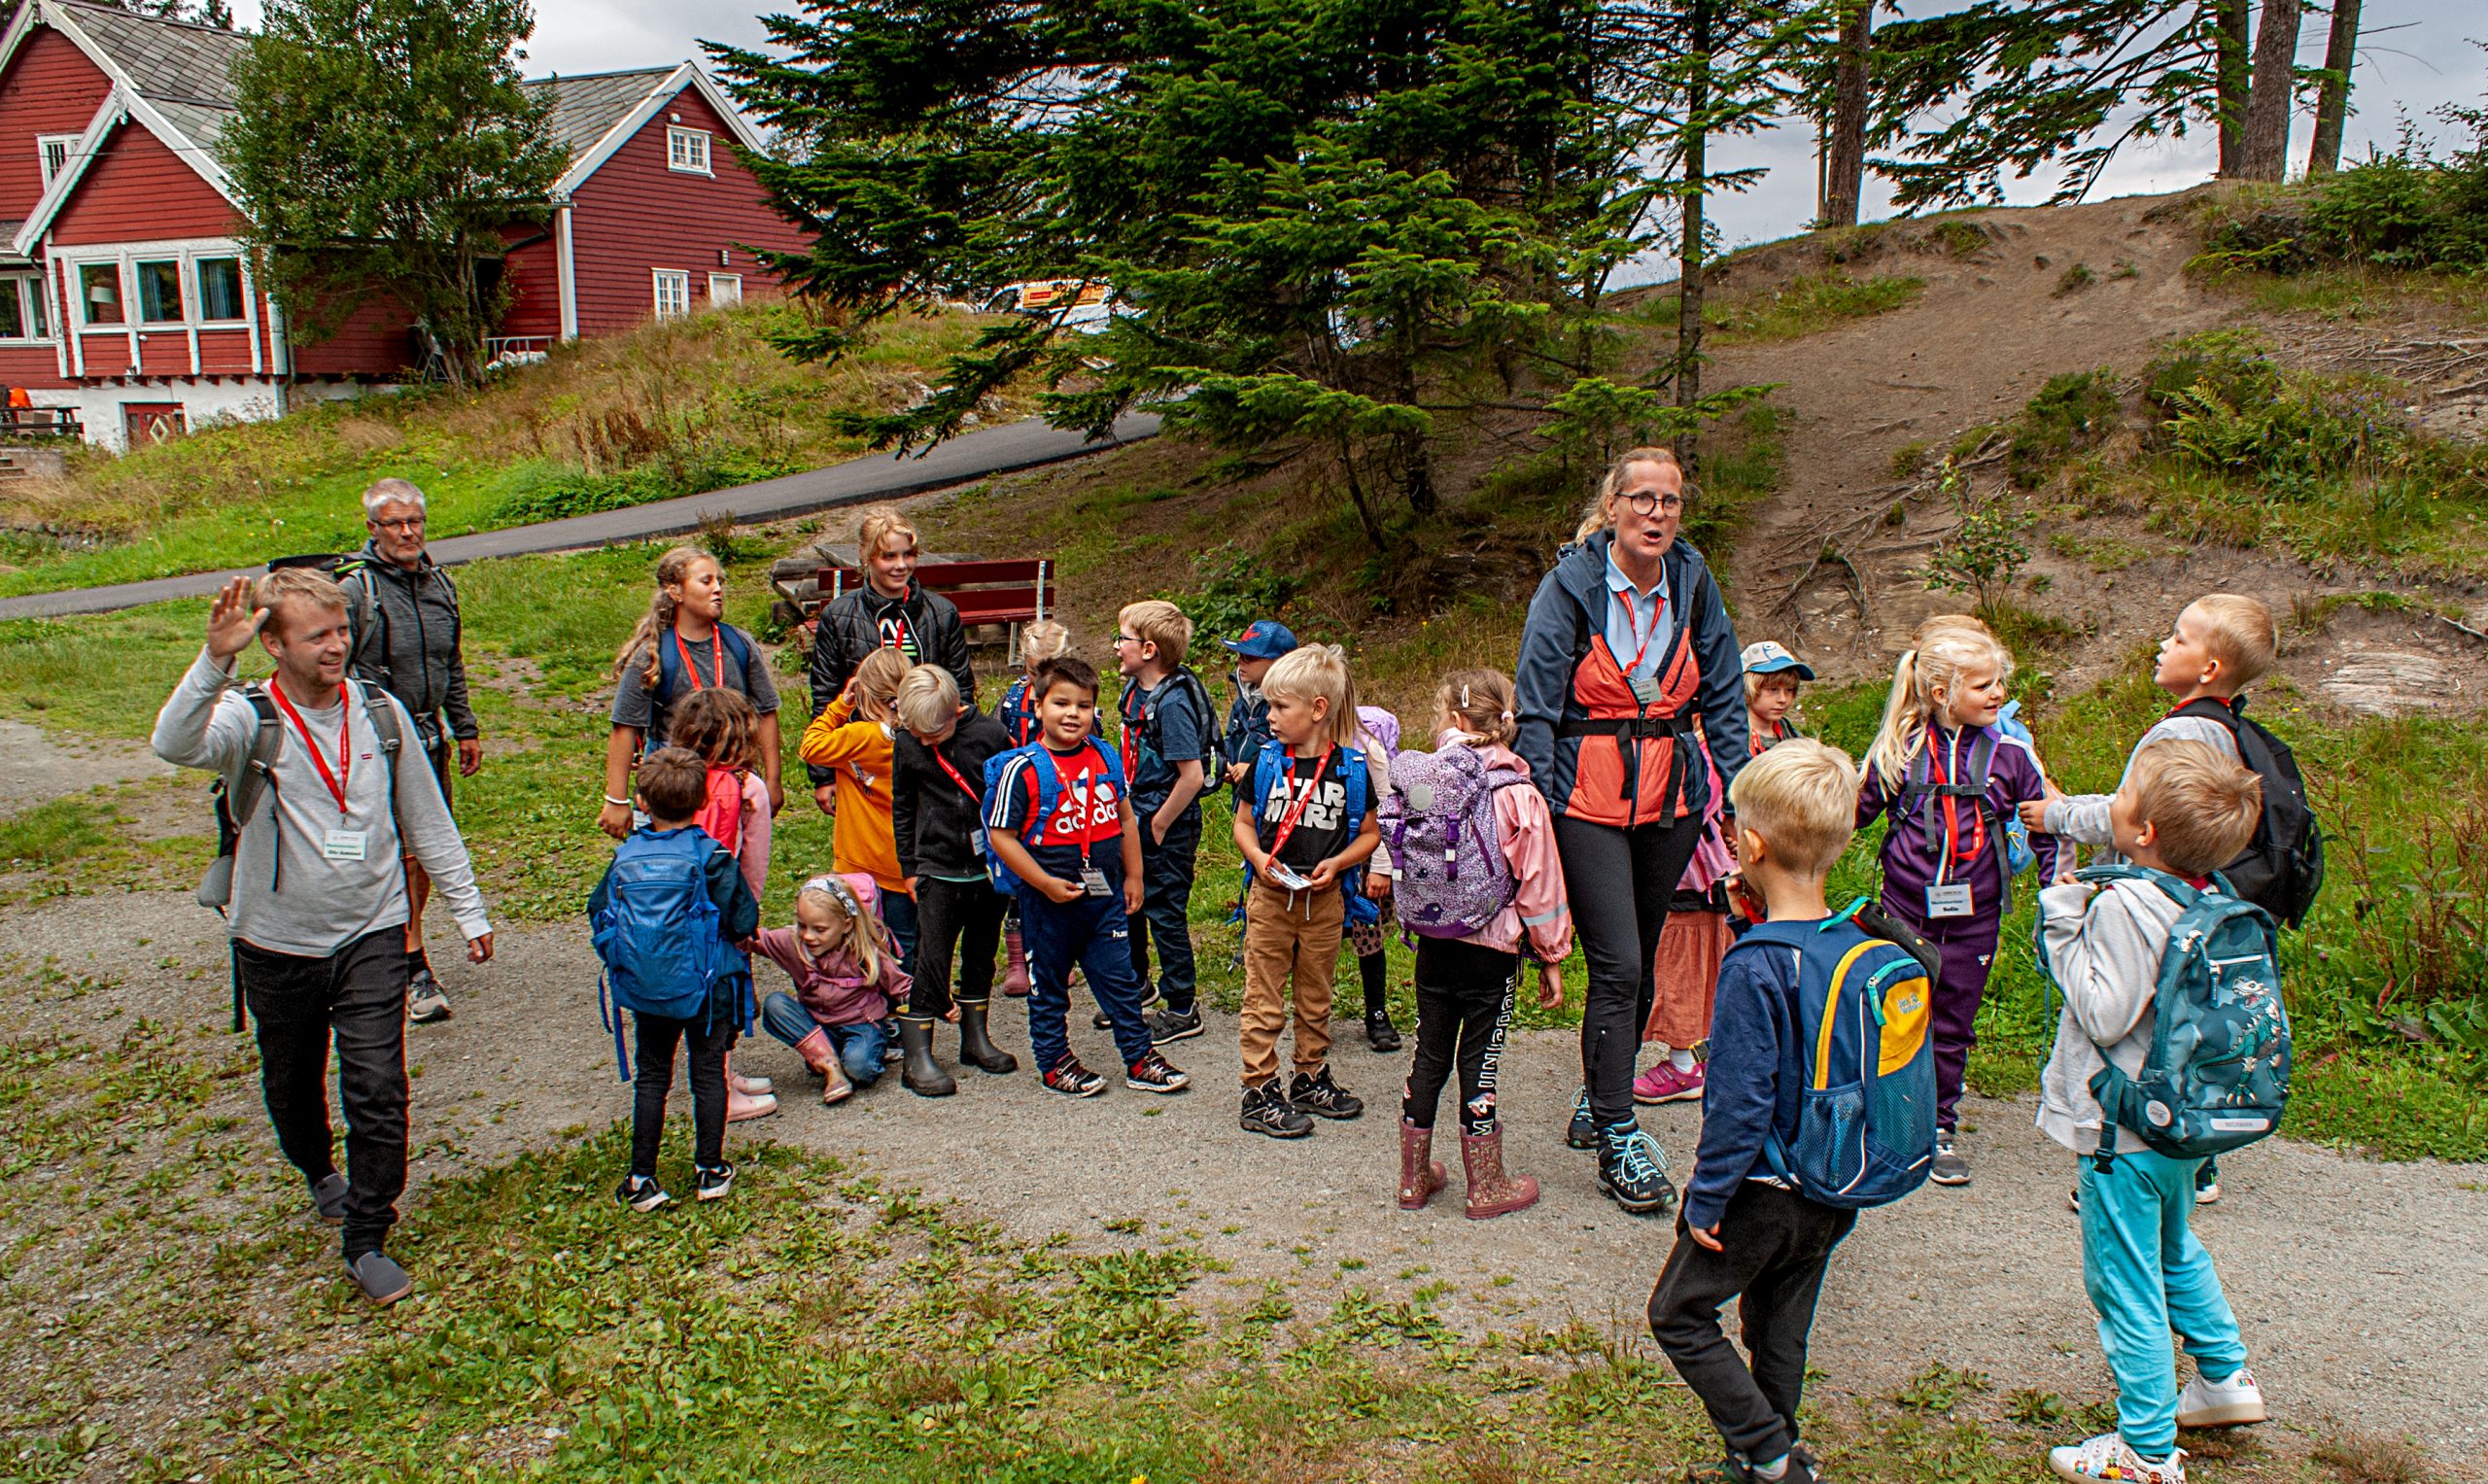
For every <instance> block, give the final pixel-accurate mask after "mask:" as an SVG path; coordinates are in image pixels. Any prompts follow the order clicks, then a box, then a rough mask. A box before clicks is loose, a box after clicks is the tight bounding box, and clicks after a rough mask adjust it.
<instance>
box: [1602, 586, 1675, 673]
mask: <svg viewBox="0 0 2488 1484" xmlns="http://www.w3.org/2000/svg"><path fill="white" fill-rule="evenodd" d="M1607 591H1608V592H1610V593H1615V589H1613V588H1608V589H1607ZM1615 596H1616V597H1617V598H1620V599H1622V600H1623V602H1624V631H1625V632H1626V633H1627V634H1631V635H1633V636H1635V637H1636V638H1639V639H1640V641H1641V647H1640V648H1638V649H1636V650H1634V651H1633V658H1632V659H1630V660H1627V661H1626V662H1625V664H1624V678H1625V679H1627V680H1630V679H1632V678H1633V672H1634V671H1636V670H1638V669H1640V668H1641V657H1642V656H1643V655H1645V654H1648V653H1649V652H1650V640H1652V639H1654V638H1658V637H1659V615H1660V614H1662V613H1665V612H1666V611H1667V610H1668V595H1667V594H1665V593H1661V594H1659V595H1658V601H1657V602H1656V603H1654V604H1651V605H1650V631H1649V632H1648V633H1647V634H1644V633H1642V632H1641V624H1640V623H1638V622H1636V619H1637V618H1638V617H1639V612H1638V609H1637V606H1636V604H1635V602H1634V600H1633V598H1632V597H1631V596H1629V595H1627V594H1624V593H1615Z"/></svg>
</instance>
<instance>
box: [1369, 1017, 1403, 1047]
mask: <svg viewBox="0 0 2488 1484" xmlns="http://www.w3.org/2000/svg"><path fill="white" fill-rule="evenodd" d="M1365 1045H1367V1046H1369V1047H1372V1048H1373V1049H1374V1050H1375V1051H1376V1052H1378V1053H1382V1054H1383V1055H1386V1056H1387V1055H1389V1054H1391V1053H1393V1052H1396V1051H1398V1050H1399V1026H1397V1025H1394V1024H1392V1023H1391V1012H1390V1011H1388V1010H1368V1011H1366V1012H1365Z"/></svg>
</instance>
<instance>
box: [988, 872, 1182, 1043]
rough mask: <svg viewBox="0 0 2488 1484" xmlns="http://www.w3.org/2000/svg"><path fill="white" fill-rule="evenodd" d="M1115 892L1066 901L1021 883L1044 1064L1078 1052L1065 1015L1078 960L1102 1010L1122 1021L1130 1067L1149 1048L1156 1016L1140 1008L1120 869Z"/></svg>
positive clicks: (1032, 1017) (1118, 1027)
mask: <svg viewBox="0 0 2488 1484" xmlns="http://www.w3.org/2000/svg"><path fill="white" fill-rule="evenodd" d="M1107 880H1109V881H1110V882H1112V883H1113V886H1114V893H1113V895H1111V896H1102V897H1088V896H1084V897H1082V898H1080V899H1079V900H1078V901H1076V902H1070V903H1061V902H1056V901H1054V899H1052V898H1051V897H1048V896H1047V895H1046V894H1045V893H1044V892H1042V891H1038V890H1036V889H1035V888H1033V887H1030V886H1026V885H1022V886H1021V887H1020V888H1019V941H1020V942H1021V943H1022V944H1023V945H1024V946H1025V947H1026V948H1027V950H1028V1049H1029V1050H1030V1051H1031V1052H1033V1053H1035V1054H1036V1059H1037V1070H1038V1072H1040V1073H1043V1072H1046V1071H1049V1070H1051V1069H1052V1068H1053V1067H1054V1063H1055V1062H1058V1061H1060V1060H1061V1059H1062V1058H1063V1057H1064V1056H1066V1055H1068V1054H1070V1052H1071V1041H1070V1037H1069V1035H1068V1034H1067V1033H1066V1032H1067V1027H1066V1025H1065V1021H1066V1020H1067V1018H1069V1016H1070V1014H1071V966H1072V965H1073V964H1075V963H1076V964H1078V965H1079V966H1080V968H1081V971H1082V972H1083V973H1085V974H1086V975H1088V977H1089V990H1090V992H1092V993H1094V994H1095V995H1096V996H1097V1008H1098V1009H1099V1010H1102V1011H1104V1012H1105V1013H1106V1014H1107V1016H1108V1017H1109V1018H1112V1019H1113V1020H1114V1022H1115V1049H1116V1051H1118V1052H1120V1053H1122V1054H1123V1064H1124V1065H1125V1066H1129V1065H1130V1064H1131V1063H1133V1062H1135V1061H1138V1060H1139V1059H1140V1058H1141V1057H1143V1056H1146V1055H1148V1054H1149V1048H1150V1044H1151V1043H1150V1038H1149V1022H1148V1021H1147V1020H1146V1019H1144V1018H1142V1017H1141V1013H1140V976H1139V974H1137V973H1136V972H1134V971H1133V969H1132V964H1131V927H1130V924H1129V922H1128V920H1127V919H1126V918H1125V917H1124V916H1123V883H1122V882H1121V881H1120V880H1115V878H1114V877H1113V876H1112V875H1109V876H1108V878H1107Z"/></svg>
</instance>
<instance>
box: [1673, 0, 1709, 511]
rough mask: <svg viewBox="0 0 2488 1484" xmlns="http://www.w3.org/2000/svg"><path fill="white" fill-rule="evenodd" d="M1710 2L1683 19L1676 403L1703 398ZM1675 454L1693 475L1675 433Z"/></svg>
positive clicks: (1688, 450)
mask: <svg viewBox="0 0 2488 1484" xmlns="http://www.w3.org/2000/svg"><path fill="white" fill-rule="evenodd" d="M1712 3H1713V0H1693V8H1692V10H1691V12H1690V14H1689V15H1688V16H1687V17H1686V35H1685V52H1686V53H1687V56H1686V61H1687V70H1686V73H1685V84H1684V187H1683V190H1684V195H1683V197H1682V199H1683V202H1684V236H1683V239H1682V241H1681V243H1680V244H1679V246H1678V247H1677V249H1676V405H1677V406H1679V407H1690V406H1692V405H1693V404H1694V402H1695V401H1697V400H1699V399H1700V397H1701V396H1702V280H1703V242H1702V205H1703V200H1704V198H1705V196H1706V195H1707V194H1708V193H1709V191H1710V163H1709V159H1708V154H1709V151H1708V150H1707V148H1706V146H1708V145H1709V143H1710V118H1709V114H1710V21H1711V6H1712ZM1676 458H1677V460H1678V461H1679V462H1681V463H1682V464H1683V465H1684V467H1685V472H1686V473H1688V474H1689V473H1691V472H1693V434H1692V432H1691V431H1685V432H1683V433H1680V434H1678V435H1677V437H1676Z"/></svg>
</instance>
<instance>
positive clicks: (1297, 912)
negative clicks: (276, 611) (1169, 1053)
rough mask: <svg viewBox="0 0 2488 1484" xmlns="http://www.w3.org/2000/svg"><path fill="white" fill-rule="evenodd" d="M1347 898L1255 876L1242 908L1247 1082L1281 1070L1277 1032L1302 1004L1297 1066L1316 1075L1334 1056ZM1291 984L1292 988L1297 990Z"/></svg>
mask: <svg viewBox="0 0 2488 1484" xmlns="http://www.w3.org/2000/svg"><path fill="white" fill-rule="evenodd" d="M1347 913H1348V904H1347V899H1346V898H1345V897H1342V896H1341V895H1340V894H1339V892H1338V889H1337V888H1336V887H1333V888H1332V889H1330V890H1329V891H1299V892H1296V893H1293V894H1291V893H1289V892H1286V891H1282V890H1280V889H1279V888H1278V887H1276V886H1273V885H1270V884H1269V883H1268V882H1267V881H1263V880H1255V881H1254V882H1253V896H1252V901H1251V903H1250V904H1249V905H1248V906H1247V907H1246V908H1245V911H1244V1037H1243V1039H1244V1085H1245V1086H1246V1087H1260V1086H1261V1084H1263V1083H1265V1082H1268V1081H1269V1080H1270V1079H1271V1078H1273V1077H1276V1076H1277V1075H1278V1073H1279V1055H1278V1049H1279V1033H1280V1032H1281V1031H1283V1030H1285V1029H1286V1028H1287V1020H1288V1007H1289V1003H1290V1001H1291V1000H1293V1001H1294V1004H1295V1008H1296V1070H1297V1071H1299V1072H1302V1073H1305V1074H1306V1075H1308V1076H1309V1075H1311V1074H1312V1073H1315V1072H1318V1071H1320V1070H1321V1069H1322V1064H1323V1063H1324V1062H1325V1061H1328V1060H1329V1059H1330V976H1331V972H1332V971H1333V970H1334V969H1335V968H1336V967H1337V966H1338V961H1339V939H1340V937H1341V934H1342V931H1343V930H1344V928H1345V927H1346V924H1347ZM1291 990H1293V993H1291Z"/></svg>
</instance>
